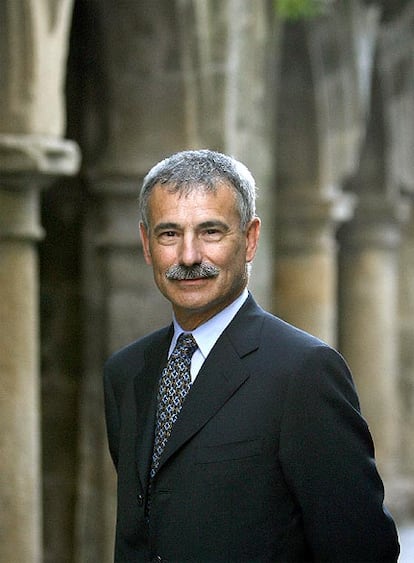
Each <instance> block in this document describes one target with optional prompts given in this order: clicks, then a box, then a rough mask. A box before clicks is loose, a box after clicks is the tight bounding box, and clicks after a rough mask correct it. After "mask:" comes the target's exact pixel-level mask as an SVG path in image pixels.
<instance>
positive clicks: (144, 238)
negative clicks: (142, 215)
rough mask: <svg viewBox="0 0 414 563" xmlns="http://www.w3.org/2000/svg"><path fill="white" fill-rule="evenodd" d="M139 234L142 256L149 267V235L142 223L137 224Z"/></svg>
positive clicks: (150, 261)
mask: <svg viewBox="0 0 414 563" xmlns="http://www.w3.org/2000/svg"><path fill="white" fill-rule="evenodd" d="M139 234H140V236H141V242H142V252H143V254H144V259H145V262H146V263H147V264H148V265H149V266H151V264H152V258H151V251H150V244H149V234H148V231H147V229H146V227H145V225H144V223H143V222H142V221H141V222H140V224H139Z"/></svg>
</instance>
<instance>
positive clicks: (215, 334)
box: [169, 288, 249, 359]
mask: <svg viewBox="0 0 414 563" xmlns="http://www.w3.org/2000/svg"><path fill="white" fill-rule="evenodd" d="M248 295H249V292H248V290H247V288H245V289H244V290H243V292H242V293H241V295H239V297H237V298H236V299H235V300H234V301H233V302H232V303H230V305H227V307H225V308H224V309H223V310H222V311H220V312H219V313H217V315H215V316H214V317H212V318H211V319H209V320H208V321H206V322H205V323H203V324H201V325H200V326H198V327H197V328H196V329H195V330H193V331H191V334H192V335H193V337H194V339H195V341H196V342H197V346H198V349H199V351H200V352H201V354H202V356H203V358H204V359H205V358H207V356H208V354H209V353H210V351H211V349H212V348H213V346H214V344H215V343H216V342H217V340H218V338H219V336H220V335H221V333H222V332H223V331H224V330H225V329H226V328H227V326H228V325H229V324H230V323H231V321H232V320H233V318H234V317H235V315H236V313H237V312H238V311H239V309H240V308H241V306H242V305H243V303H244V302H245V301H246V299H247V297H248ZM173 324H174V335H173V338H172V340H171V345H170V351H169V354H171V352H172V351H173V350H174V347H175V345H176V343H177V339H178V337H179V336H180V334H182V333H183V332H185V331H184V330H183V329H182V328H181V326H180V325H179V324H178V322H177V320H176V318H175V316H173Z"/></svg>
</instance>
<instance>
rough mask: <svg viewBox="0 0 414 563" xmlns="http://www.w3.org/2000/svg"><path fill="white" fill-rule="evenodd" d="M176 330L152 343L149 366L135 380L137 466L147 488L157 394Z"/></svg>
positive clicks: (146, 355) (146, 356)
mask: <svg viewBox="0 0 414 563" xmlns="http://www.w3.org/2000/svg"><path fill="white" fill-rule="evenodd" d="M171 338H172V327H169V328H167V329H165V331H163V332H162V334H161V338H158V339H157V340H156V341H153V342H151V344H150V346H149V347H148V349H147V351H146V352H145V364H144V367H143V370H142V372H141V373H139V374H138V375H137V376H136V377H135V401H136V412H137V416H136V421H137V427H136V428H137V430H136V462H137V469H138V474H139V477H140V480H141V483H142V485H143V487H144V488H146V487H147V485H148V480H149V472H150V468H151V458H152V448H153V442H154V431H155V414H156V409H157V392H158V383H159V378H160V374H161V372H162V369H163V367H164V366H165V364H166V362H167V355H168V348H169V345H170V342H171Z"/></svg>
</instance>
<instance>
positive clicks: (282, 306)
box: [0, 0, 414, 563]
mask: <svg viewBox="0 0 414 563" xmlns="http://www.w3.org/2000/svg"><path fill="white" fill-rule="evenodd" d="M0 99H1V104H0V421H1V434H0V505H1V509H0V560H1V561H4V562H7V563H39V562H40V561H43V562H44V563H97V562H99V563H110V562H111V561H112V549H113V528H114V502H115V478H114V471H113V468H112V465H111V462H110V460H109V458H108V454H107V447H106V437H105V428H104V423H103V406H102V388H101V374H102V364H103V362H104V361H105V359H106V358H107V356H108V355H109V354H110V353H111V352H112V351H114V350H115V349H117V348H119V347H121V346H123V345H125V344H127V343H128V342H130V341H132V340H134V339H136V338H138V337H140V336H141V335H143V334H145V333H147V332H149V331H150V330H152V329H154V328H157V327H159V326H162V325H164V324H166V323H168V322H169V320H170V308H169V305H168V303H167V302H166V301H165V300H164V299H163V298H162V297H161V296H160V295H159V293H158V290H156V289H155V287H154V284H153V280H152V273H151V271H150V269H149V268H147V266H146V265H145V263H144V260H143V258H142V256H141V250H140V242H139V238H138V229H137V227H138V220H139V218H138V212H137V197H138V192H139V187H140V183H141V181H142V178H143V176H144V175H145V173H146V172H147V171H148V169H149V168H150V167H151V166H152V165H153V164H154V163H155V162H156V161H158V160H160V159H161V158H163V157H164V156H166V155H168V154H170V153H172V152H175V151H178V150H182V149H186V148H204V147H208V148H211V149H216V150H220V151H223V152H226V153H229V154H232V155H233V156H235V157H237V158H238V159H240V160H242V161H243V162H244V163H245V164H246V165H247V166H248V167H249V168H250V170H251V171H252V173H253V175H254V176H255V178H256V180H257V184H258V186H259V200H258V213H259V215H260V216H261V218H262V221H263V230H262V238H261V243H260V249H259V255H258V256H257V258H256V260H255V264H254V267H253V276H252V280H251V284H250V289H251V290H252V292H253V293H254V295H255V297H256V299H257V300H258V301H259V302H260V303H261V305H262V306H264V307H265V308H267V309H269V310H270V311H272V312H273V313H275V314H276V315H278V316H281V317H282V318H284V319H285V320H287V321H289V322H291V323H293V324H295V325H297V326H299V327H301V328H304V329H306V330H308V331H310V332H312V333H313V334H315V335H317V336H319V337H321V338H322V339H324V340H326V341H327V342H328V343H330V344H332V345H333V346H334V347H336V348H337V349H338V350H339V351H340V352H341V353H342V354H343V355H344V356H345V358H346V360H347V361H348V363H349V365H350V367H351V369H352V372H353V374H354V378H355V382H356V385H357V388H358V392H359V395H360V399H361V405H362V410H363V413H364V415H365V417H366V419H367V421H368V423H369V425H370V428H371V432H372V434H373V436H374V441H375V445H376V452H377V459H378V465H379V468H380V471H381V474H382V476H383V479H384V482H385V485H386V498H387V502H388V505H389V507H390V508H391V510H392V512H393V514H394V516H395V518H396V520H397V522H398V524H399V525H401V526H405V525H406V524H407V523H409V522H410V521H411V520H412V519H413V518H414V448H413V447H412V445H413V441H412V440H413V435H414V282H413V280H414V217H413V209H412V207H413V196H414V2H413V1H411V0H408V1H407V0H405V1H404V0H382V1H380V0H378V1H368V0H157V1H154V0H118V1H116V2H114V1H113V0H17V1H16V0H2V2H1V5H0Z"/></svg>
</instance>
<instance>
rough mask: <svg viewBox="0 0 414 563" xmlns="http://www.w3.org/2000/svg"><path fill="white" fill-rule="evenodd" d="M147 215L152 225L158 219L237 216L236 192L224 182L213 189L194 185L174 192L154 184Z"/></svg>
mask: <svg viewBox="0 0 414 563" xmlns="http://www.w3.org/2000/svg"><path fill="white" fill-rule="evenodd" d="M148 211H149V215H150V218H151V219H152V220H155V221H157V219H158V217H159V215H165V214H168V215H174V214H175V215H182V216H185V215H188V214H190V213H194V212H197V213H198V214H203V213H207V214H208V213H219V214H221V215H234V214H235V215H237V216H239V213H238V206H237V194H236V190H235V189H234V188H233V187H232V186H231V185H229V184H226V183H224V182H222V183H219V184H217V185H216V186H214V187H209V186H205V185H202V184H197V185H192V186H183V187H179V188H176V187H175V186H171V185H169V184H156V185H155V186H154V187H153V189H152V191H151V194H150V196H149V200H148Z"/></svg>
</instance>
